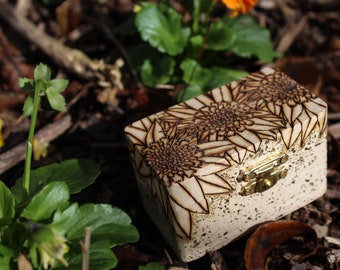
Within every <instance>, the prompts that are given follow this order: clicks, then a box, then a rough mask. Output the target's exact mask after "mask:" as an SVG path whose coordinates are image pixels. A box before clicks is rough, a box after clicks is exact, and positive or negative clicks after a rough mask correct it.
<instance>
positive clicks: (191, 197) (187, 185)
mask: <svg viewBox="0 0 340 270" xmlns="http://www.w3.org/2000/svg"><path fill="white" fill-rule="evenodd" d="M168 192H169V196H170V197H171V199H172V200H174V201H175V202H176V203H177V204H178V205H180V206H181V207H183V208H185V209H187V210H189V211H191V212H196V213H208V212H209V208H208V203H207V200H206V198H205V196H204V193H203V190H202V187H201V186H200V184H199V183H198V181H197V180H196V178H194V177H192V178H190V179H185V180H184V181H182V182H181V183H176V184H172V185H171V186H170V187H168Z"/></svg>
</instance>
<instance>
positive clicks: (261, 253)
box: [244, 220, 317, 270]
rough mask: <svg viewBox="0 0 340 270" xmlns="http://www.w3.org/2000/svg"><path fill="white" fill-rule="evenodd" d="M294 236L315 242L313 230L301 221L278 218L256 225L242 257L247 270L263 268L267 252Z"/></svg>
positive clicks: (261, 269) (315, 237)
mask: <svg viewBox="0 0 340 270" xmlns="http://www.w3.org/2000/svg"><path fill="white" fill-rule="evenodd" d="M294 236H303V237H304V239H305V240H306V241H312V242H313V244H316V240H317V236H316V233H315V231H314V230H313V229H312V228H311V227H310V226H308V225H307V224H305V223H302V222H298V221H283V220H280V221H273V222H268V223H265V224H263V225H261V226H260V227H258V228H257V230H256V231H255V232H254V233H253V234H252V235H251V236H250V238H249V239H248V241H247V244H246V247H245V253H244V259H245V264H246V268H247V270H263V269H265V263H266V259H267V256H268V254H269V252H271V251H272V250H273V249H274V248H275V247H276V246H278V245H280V244H282V243H283V242H285V241H286V240H288V239H290V238H292V237H294Z"/></svg>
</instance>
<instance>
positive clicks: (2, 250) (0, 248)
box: [0, 244, 14, 265]
mask: <svg viewBox="0 0 340 270" xmlns="http://www.w3.org/2000/svg"><path fill="white" fill-rule="evenodd" d="M0 255H1V256H0V257H6V256H13V255H14V250H13V249H11V248H8V247H6V246H4V245H2V244H0ZM0 265H1V264H0Z"/></svg>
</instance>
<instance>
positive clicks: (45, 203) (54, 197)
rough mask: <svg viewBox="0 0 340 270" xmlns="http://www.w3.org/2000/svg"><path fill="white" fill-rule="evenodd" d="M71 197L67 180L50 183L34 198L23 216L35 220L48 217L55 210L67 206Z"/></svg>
mask: <svg viewBox="0 0 340 270" xmlns="http://www.w3.org/2000/svg"><path fill="white" fill-rule="evenodd" d="M69 198H70V192H69V189H68V187H67V185H66V183H65V182H62V181H55V182H52V183H49V184H48V185H46V186H45V187H43V189H42V190H41V191H39V192H38V193H37V194H36V195H35V196H34V197H33V198H32V200H31V201H30V202H29V203H28V205H27V206H26V207H25V208H24V210H23V212H22V213H21V217H24V218H27V219H29V220H33V221H39V220H44V219H47V218H49V217H51V215H52V214H53V212H54V211H55V210H57V209H64V208H65V207H67V205H68V204H69V202H68V201H69Z"/></svg>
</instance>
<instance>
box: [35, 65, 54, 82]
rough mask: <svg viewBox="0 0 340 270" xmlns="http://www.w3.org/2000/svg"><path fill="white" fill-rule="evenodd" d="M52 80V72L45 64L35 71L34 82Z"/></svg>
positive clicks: (38, 66)
mask: <svg viewBox="0 0 340 270" xmlns="http://www.w3.org/2000/svg"><path fill="white" fill-rule="evenodd" d="M50 79H51V70H50V69H49V67H48V66H47V65H45V64H42V63H40V64H39V65H37V66H36V68H35V69H34V80H35V81H38V80H42V81H48V80H50Z"/></svg>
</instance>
